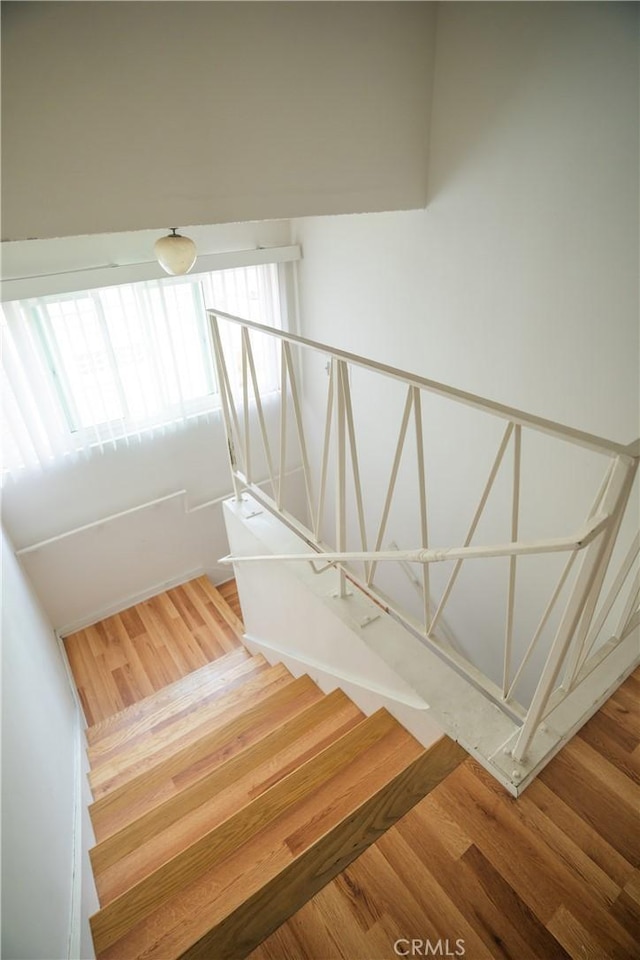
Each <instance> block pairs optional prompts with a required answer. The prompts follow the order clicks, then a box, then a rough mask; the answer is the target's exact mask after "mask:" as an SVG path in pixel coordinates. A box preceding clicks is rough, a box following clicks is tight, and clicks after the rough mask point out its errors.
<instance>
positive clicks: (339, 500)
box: [331, 358, 347, 599]
mask: <svg viewBox="0 0 640 960" xmlns="http://www.w3.org/2000/svg"><path fill="white" fill-rule="evenodd" d="M331 363H332V364H334V365H335V368H334V377H333V383H334V389H335V391H336V397H335V411H336V548H337V550H338V552H339V553H344V552H345V550H346V549H347V503H346V431H345V403H344V387H343V381H342V367H343V366H344V365H345V364H344V361H343V360H336V359H335V358H332V360H331ZM339 576H340V586H339V590H338V596H339V597H340V598H341V599H344V598H345V597H346V596H347V581H346V576H345V573H344V570H343V569H342V567H340V568H339Z"/></svg>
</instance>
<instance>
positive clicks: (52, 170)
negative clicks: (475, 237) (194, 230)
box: [2, 2, 435, 240]
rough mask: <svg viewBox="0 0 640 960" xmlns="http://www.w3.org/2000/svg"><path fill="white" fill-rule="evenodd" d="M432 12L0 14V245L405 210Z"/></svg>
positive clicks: (256, 6)
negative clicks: (0, 34) (0, 191)
mask: <svg viewBox="0 0 640 960" xmlns="http://www.w3.org/2000/svg"><path fill="white" fill-rule="evenodd" d="M434 12H435V11H434V5H433V4H429V3H400V4H398V3H346V4H337V3H336V4H331V5H327V4H325V3H300V4H297V3H162V4H160V3H127V4H117V5H114V4H111V3H87V2H85V3H74V4H67V3H28V4H26V3H6V4H3V184H2V185H3V217H2V230H3V237H4V238H7V239H10V240H21V239H26V238H33V237H36V238H43V237H57V236H75V235H80V234H94V233H106V232H112V231H114V232H115V231H123V230H141V229H146V228H149V227H159V228H163V227H167V226H171V225H176V224H182V225H184V224H187V223H191V224H202V223H219V222H229V221H238V220H257V219H269V218H276V217H289V216H293V215H295V216H302V215H306V214H324V213H334V212H353V211H362V210H385V209H390V208H393V209H406V208H409V207H415V206H420V205H422V204H423V203H424V200H425V190H426V179H425V175H426V169H425V159H426V155H427V146H428V145H427V132H428V110H427V109H426V105H427V104H428V102H429V97H430V81H431V74H432V68H433V59H432V45H433V22H434Z"/></svg>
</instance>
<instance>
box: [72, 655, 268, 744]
mask: <svg viewBox="0 0 640 960" xmlns="http://www.w3.org/2000/svg"><path fill="white" fill-rule="evenodd" d="M251 659H252V658H251V654H250V653H248V651H247V650H245V649H244V647H237V648H236V649H235V650H233V651H232V652H231V653H226V654H225V655H224V656H222V657H218V659H217V660H212V661H211V662H210V663H207V664H205V665H204V666H203V667H199V668H198V669H197V670H194V671H193V672H192V673H189V674H187V675H186V676H185V677H182V678H181V679H180V680H175V681H174V682H173V683H170V684H168V686H166V687H162V688H161V689H160V690H157V691H156V692H155V693H152V694H150V695H149V696H147V697H144V699H142V700H138V701H137V702H136V703H132V704H131V706H129V707H125V708H124V710H120V711H119V712H118V713H114V714H112V715H111V716H110V717H107V718H106V719H105V720H101V721H99V722H98V723H95V724H93V726H91V727H88V728H87V730H86V737H87V742H88V743H89V746H90V747H91V746H92V745H93V744H96V743H99V742H100V741H102V740H103V739H105V738H106V737H109V736H111V735H112V734H113V733H115V732H116V731H117V730H122V729H124V728H126V727H128V726H129V725H130V724H131V723H133V722H135V721H136V720H141V719H142V718H144V717H147V716H148V715H149V714H151V713H153V712H154V711H155V710H156V709H157V708H158V707H160V706H162V705H164V704H165V703H166V702H167V701H172V700H173V699H175V698H177V697H179V696H180V694H181V693H182V692H183V691H185V692H186V691H189V692H191V693H195V692H197V691H198V690H199V689H200V686H201V684H204V685H206V684H207V683H208V681H209V680H210V679H211V678H212V677H215V676H218V675H220V674H224V673H225V672H226V671H227V670H229V669H230V668H231V667H234V666H236V665H237V664H239V663H243V662H245V661H248V660H251Z"/></svg>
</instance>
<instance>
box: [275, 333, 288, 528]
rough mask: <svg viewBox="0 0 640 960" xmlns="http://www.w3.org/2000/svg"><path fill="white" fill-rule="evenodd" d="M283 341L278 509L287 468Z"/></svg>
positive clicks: (283, 349)
mask: <svg viewBox="0 0 640 960" xmlns="http://www.w3.org/2000/svg"><path fill="white" fill-rule="evenodd" d="M285 346H286V345H285V342H284V340H283V341H282V345H281V348H280V466H279V470H278V474H279V476H278V496H277V500H276V503H277V506H278V510H282V498H283V496H284V476H285V472H286V468H287V359H286V355H285Z"/></svg>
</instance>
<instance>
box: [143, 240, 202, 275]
mask: <svg viewBox="0 0 640 960" xmlns="http://www.w3.org/2000/svg"><path fill="white" fill-rule="evenodd" d="M153 249H154V252H155V255H156V257H157V260H158V263H159V264H160V266H161V267H162V269H163V270H164V271H166V273H169V274H171V276H172V277H176V276H180V275H181V274H183V273H189V270H191V268H192V266H193V265H194V263H195V262H196V245H195V243H194V242H193V240H190V239H189V237H182V236H180V234H179V233H172V234H169V235H168V236H166V237H160V239H159V240H156V242H155V244H154V246H153Z"/></svg>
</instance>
